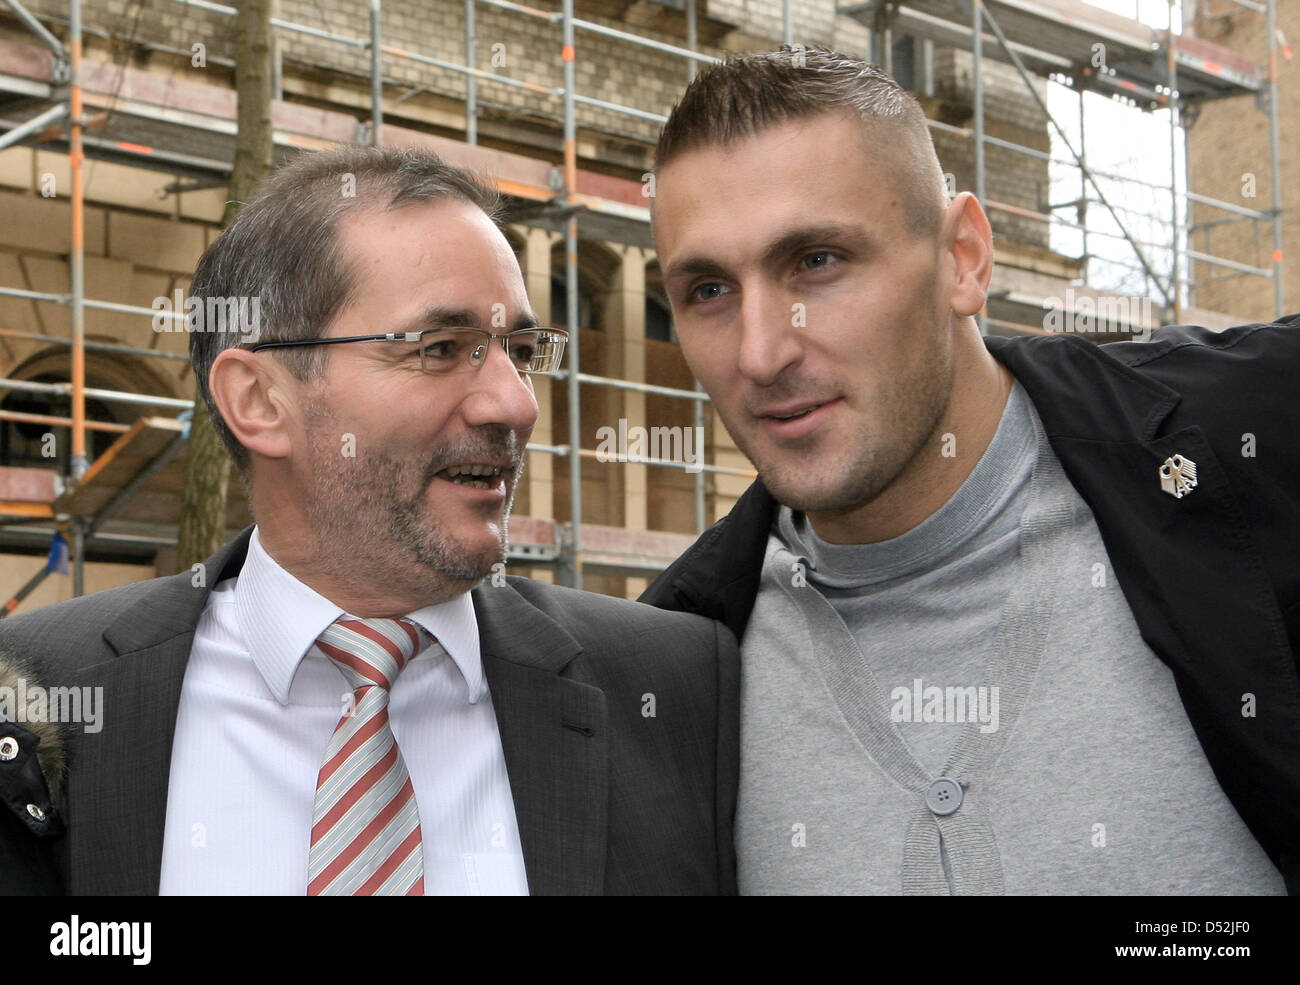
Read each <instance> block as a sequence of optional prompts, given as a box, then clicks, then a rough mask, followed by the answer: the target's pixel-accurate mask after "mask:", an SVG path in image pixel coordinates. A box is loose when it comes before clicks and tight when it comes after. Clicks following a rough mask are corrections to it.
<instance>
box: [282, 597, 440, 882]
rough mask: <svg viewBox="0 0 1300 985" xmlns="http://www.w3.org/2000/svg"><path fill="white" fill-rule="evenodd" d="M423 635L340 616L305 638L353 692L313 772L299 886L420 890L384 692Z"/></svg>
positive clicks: (408, 803)
mask: <svg viewBox="0 0 1300 985" xmlns="http://www.w3.org/2000/svg"><path fill="white" fill-rule="evenodd" d="M426 637H427V634H425V632H424V631H423V630H422V629H420V627H418V626H416V625H415V623H413V622H411V621H410V620H408V619H354V618H352V617H350V616H342V617H341V618H339V619H338V620H337V621H336V622H334V623H332V624H331V625H330V626H329V627H328V628H327V629H326V630H325V632H323V633H321V635H320V637H319V638H318V639H317V640H316V642H315V644H313V646H312V651H311V652H312V653H318V654H322V655H324V656H326V657H328V658H329V659H330V660H332V661H333V662H334V664H335V665H336V666H337V667H338V668H339V669H340V670H341V671H343V675H344V676H345V677H346V678H347V680H348V683H349V684H350V685H351V686H352V692H353V693H352V698H353V701H352V704H351V706H350V707H348V708H346V709H345V710H344V712H343V717H342V718H340V719H339V723H338V725H337V726H336V727H335V729H334V734H333V736H331V737H330V742H329V746H328V747H327V748H326V750H325V763H324V765H323V766H321V769H320V776H319V778H318V779H317V781H316V806H315V810H314V811H313V814H312V829H311V855H310V858H309V862H308V866H307V895H308V896H422V895H424V854H423V851H422V849H421V847H420V814H419V811H418V809H417V807H416V804H415V791H414V789H413V788H412V786H411V777H410V774H409V773H407V771H406V763H405V761H404V760H403V759H402V754H401V752H400V751H399V750H398V748H397V742H396V740H395V739H394V738H393V731H392V729H391V728H390V727H389V724H388V695H389V689H390V688H391V687H392V686H393V683H394V682H395V681H396V680H397V675H398V674H399V673H401V671H402V668H403V667H405V666H406V664H407V662H408V661H409V660H410V659H411V657H412V656H414V655H415V654H416V653H417V652H418V651H419V650H420V649H421V644H422V642H423V640H424V638H426Z"/></svg>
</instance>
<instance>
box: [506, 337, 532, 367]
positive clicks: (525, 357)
mask: <svg viewBox="0 0 1300 985" xmlns="http://www.w3.org/2000/svg"><path fill="white" fill-rule="evenodd" d="M536 355H537V343H536V342H532V341H528V342H515V343H513V344H512V345H511V346H510V358H511V359H512V360H514V362H515V363H516V364H517V365H519V366H529V365H531V364H532V361H533V359H534V357H535V356H536Z"/></svg>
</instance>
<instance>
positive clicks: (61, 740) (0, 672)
mask: <svg viewBox="0 0 1300 985" xmlns="http://www.w3.org/2000/svg"><path fill="white" fill-rule="evenodd" d="M42 683H43V682H42V681H41V679H40V677H39V676H38V675H37V673H36V672H35V671H34V670H33V668H32V667H31V665H30V664H28V663H27V662H26V661H24V660H22V659H20V658H18V657H15V656H13V655H11V654H6V653H0V688H7V689H11V692H10V693H15V694H16V693H19V692H20V691H22V690H27V691H30V690H31V689H32V688H34V687H38V686H41V685H42ZM47 717H48V716H47ZM0 718H4V719H8V718H9V716H6V715H3V714H0ZM17 724H18V725H20V726H21V727H22V728H25V729H26V730H27V731H28V732H30V733H31V734H32V735H34V736H35V737H36V739H37V740H38V742H39V744H38V745H37V746H36V760H37V762H38V763H39V764H40V767H41V773H42V775H44V777H45V784H46V786H47V787H48V788H49V791H50V797H51V799H52V800H53V801H54V803H55V804H56V805H60V806H61V805H62V803H63V794H64V788H65V786H66V781H67V774H68V762H67V748H68V743H67V736H66V735H65V734H64V730H65V729H66V728H67V726H66V725H64V724H62V723H59V722H51V721H20V720H18V721H17Z"/></svg>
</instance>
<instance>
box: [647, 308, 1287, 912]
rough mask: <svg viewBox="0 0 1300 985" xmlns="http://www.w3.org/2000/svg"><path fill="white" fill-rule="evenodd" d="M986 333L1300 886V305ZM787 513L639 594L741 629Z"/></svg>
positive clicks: (1214, 760) (743, 524) (1241, 809)
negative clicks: (1163, 479)
mask: <svg viewBox="0 0 1300 985" xmlns="http://www.w3.org/2000/svg"><path fill="white" fill-rule="evenodd" d="M985 341H986V344H987V346H988V349H989V351H990V352H991V353H992V354H993V355H994V357H996V358H997V359H998V360H999V361H1001V362H1002V363H1004V364H1005V365H1006V366H1007V368H1008V369H1010V370H1011V372H1012V373H1013V374H1014V375H1015V377H1016V379H1018V380H1019V381H1020V383H1021V385H1023V386H1024V388H1025V390H1026V391H1027V393H1028V394H1029V397H1030V399H1031V400H1032V401H1033V403H1034V407H1035V409H1036V410H1037V411H1038V414H1039V417H1040V418H1041V419H1042V421H1043V425H1044V428H1045V429H1046V432H1047V436H1048V438H1049V440H1050V441H1051V444H1052V448H1053V449H1054V450H1055V452H1056V455H1057V457H1058V458H1059V459H1060V460H1061V463H1062V465H1063V466H1064V468H1065V472H1066V475H1068V476H1069V478H1070V481H1071V482H1072V483H1073V485H1074V487H1075V489H1076V490H1077V491H1078V492H1079V495H1080V496H1082V497H1083V499H1084V500H1085V501H1086V502H1087V504H1088V506H1089V507H1090V508H1091V510H1092V512H1093V515H1094V517H1095V518H1096V521H1097V526H1098V528H1099V529H1100V531H1101V535H1102V539H1103V540H1104V542H1105V545H1106V550H1107V552H1108V553H1109V555H1110V560H1111V564H1112V566H1113V567H1114V570H1115V576H1116V578H1117V580H1118V582H1119V585H1120V587H1121V589H1122V590H1123V592H1124V597H1125V599H1126V600H1127V601H1128V605H1129V608H1130V609H1131V610H1132V612H1133V616H1134V618H1135V620H1136V621H1137V625H1138V627H1139V629H1140V630H1141V633H1142V638H1143V639H1144V640H1145V641H1146V643H1147V645H1148V646H1150V647H1151V649H1152V650H1153V651H1154V652H1155V653H1156V654H1157V655H1158V656H1159V657H1160V658H1161V659H1162V660H1164V662H1165V663H1166V664H1168V665H1169V667H1170V668H1171V669H1172V670H1173V674H1174V679H1175V681H1176V682H1177V685H1178V691H1179V694H1180V696H1181V697H1182V700H1183V705H1184V708H1185V709H1186V711H1187V715H1188V718H1189V719H1190V721H1191V723H1192V726H1193V728H1194V729H1195V731H1196V734H1197V737H1198V738H1199V739H1200V742H1201V745H1202V746H1203V748H1204V750H1205V755H1206V757H1207V759H1208V760H1209V762H1210V765H1211V767H1212V768H1213V769H1214V773H1215V776H1216V777H1217V778H1218V780H1219V783H1220V784H1221V785H1222V787H1223V789H1224V792H1225V793H1226V794H1227V795H1228V797H1229V798H1230V799H1231V800H1232V803H1233V805H1234V806H1235V807H1236V809H1237V811H1238V813H1240V815H1241V817H1242V818H1243V820H1244V821H1245V822H1246V824H1247V825H1248V826H1249V827H1250V830H1251V831H1252V832H1253V833H1254V835H1255V837H1256V838H1257V839H1258V840H1259V842H1260V844H1261V845H1262V846H1263V848H1264V850H1265V851H1266V852H1267V853H1268V855H1269V857H1270V858H1271V859H1272V860H1273V862H1274V864H1275V865H1277V867H1278V868H1279V869H1280V870H1281V872H1282V874H1283V876H1284V878H1285V879H1286V883H1287V889H1288V891H1289V892H1291V893H1293V894H1296V893H1300V669H1298V667H1297V654H1300V433H1298V432H1300V412H1298V411H1300V408H1298V407H1297V398H1298V397H1300V315H1290V316H1288V317H1287V318H1284V319H1281V320H1279V321H1277V322H1274V323H1271V324H1252V325H1242V326H1238V327H1236V328H1232V329H1229V330H1227V331H1225V332H1222V333H1215V332H1211V331H1208V330H1207V329H1204V328H1200V327H1196V326H1183V325H1180V326H1173V327H1169V328H1164V329H1161V330H1159V331H1158V332H1156V333H1155V334H1154V335H1153V337H1152V340H1151V341H1150V342H1146V343H1136V342H1121V343H1115V344H1112V345H1106V346H1100V347H1098V346H1095V345H1093V344H1091V343H1089V342H1086V341H1084V340H1082V339H1080V338H1077V337H1073V336H1066V335H1055V336H1031V337H1023V338H1015V339H1004V338H988V339H986V340H985ZM1175 454H1179V455H1182V456H1184V457H1186V458H1190V459H1191V460H1192V461H1193V462H1194V463H1195V464H1196V468H1197V480H1198V485H1197V487H1196V488H1195V489H1194V490H1192V491H1191V492H1190V493H1188V494H1187V495H1185V496H1184V497H1183V498H1181V499H1178V498H1175V497H1174V496H1171V495H1169V494H1168V493H1166V492H1164V491H1163V490H1162V489H1161V487H1160V482H1159V477H1158V469H1159V467H1160V465H1161V463H1163V462H1164V461H1165V460H1166V459H1167V458H1169V457H1170V456H1172V455H1175ZM776 506H777V504H776V502H775V501H774V500H773V499H772V496H771V495H770V494H769V493H768V491H767V490H766V489H765V488H764V487H763V484H762V481H761V480H759V481H756V482H755V483H754V484H753V485H752V486H751V487H750V488H749V489H748V490H747V491H746V492H745V494H744V495H743V496H742V497H741V498H740V500H739V501H738V502H737V503H736V505H735V507H734V508H733V509H732V511H731V513H730V514H729V515H728V516H727V517H725V518H724V519H722V520H721V521H719V522H718V523H717V524H716V525H715V526H713V527H712V528H711V529H709V530H707V531H706V532H705V533H704V534H702V535H701V536H700V539H699V540H698V541H696V543H695V544H694V545H693V546H692V547H691V548H690V550H688V551H687V552H686V553H685V554H683V555H682V556H681V557H680V558H678V559H677V561H676V562H674V563H673V565H672V566H671V567H669V568H668V570H666V571H665V572H663V574H662V575H660V576H659V578H658V579H656V580H655V582H654V584H653V585H651V586H650V587H649V588H648V589H647V590H646V592H645V594H643V595H642V596H641V601H643V602H649V603H651V604H652V605H657V606H660V607H662V608H668V609H681V610H685V611H688V612H698V613H701V614H703V615H706V616H710V617H712V618H714V619H718V620H720V621H722V622H723V623H725V624H726V625H727V626H729V627H730V628H731V630H732V631H733V632H734V633H735V634H736V636H737V637H738V638H740V637H742V636H743V634H744V631H745V625H746V623H747V622H748V620H749V614H750V611H751V609H752V608H753V605H754V598H755V595H756V594H757V591H758V584H759V575H760V573H761V570H762V565H763V556H764V552H765V548H766V543H767V535H768V531H769V530H770V528H771V525H772V520H773V517H774V514H775V510H776ZM1086 656H1087V654H1086V653H1081V654H1080V659H1085V658H1086ZM1252 702H1253V709H1252V707H1251V706H1252ZM1252 711H1253V713H1252Z"/></svg>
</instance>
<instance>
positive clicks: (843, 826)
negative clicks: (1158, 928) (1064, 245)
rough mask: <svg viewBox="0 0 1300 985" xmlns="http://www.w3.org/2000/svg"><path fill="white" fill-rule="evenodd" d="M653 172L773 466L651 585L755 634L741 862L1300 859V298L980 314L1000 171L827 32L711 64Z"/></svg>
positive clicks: (1273, 880) (783, 867)
mask: <svg viewBox="0 0 1300 985" xmlns="http://www.w3.org/2000/svg"><path fill="white" fill-rule="evenodd" d="M656 174H657V182H656V184H657V196H656V198H655V199H654V201H653V226H654V235H655V243H656V246H657V248H658V252H659V262H660V265H661V267H662V269H663V275H664V283H665V286H666V288H667V290H668V294H669V298H670V301H671V303H672V307H673V314H674V319H675V322H676V328H677V333H678V335H679V337H680V339H681V344H682V348H683V351H684V353H685V356H686V359H687V362H688V363H689V364H690V366H691V368H692V369H693V370H694V372H695V374H696V376H697V377H698V378H699V380H700V382H701V383H702V384H703V385H704V387H705V389H706V390H707V391H708V392H709V394H710V396H711V397H712V398H713V401H714V404H715V406H716V407H717V409H718V412H719V414H720V415H721V417H722V419H723V421H724V423H725V424H726V425H727V428H728V430H729V431H730V432H731V435H732V436H733V437H734V438H735V440H736V442H737V444H738V445H739V446H740V447H741V449H742V450H744V451H745V453H746V454H747V455H748V456H749V457H750V459H751V460H752V461H753V462H754V463H755V465H756V466H757V468H758V472H759V481H758V482H756V483H755V485H754V486H753V488H751V489H750V490H749V491H748V492H747V493H746V494H745V495H744V496H743V497H742V498H741V500H740V502H738V503H737V504H736V506H735V508H734V509H733V510H732V512H731V515H730V516H729V517H727V518H726V519H725V520H723V521H722V522H721V523H720V524H718V526H717V527H715V528H714V529H713V530H710V531H708V532H707V533H706V534H705V535H704V536H703V537H702V538H701V539H700V541H699V543H697V544H696V546H695V547H694V548H692V549H691V550H690V551H689V552H688V553H687V554H686V555H685V556H684V557H683V558H681V559H680V560H679V561H678V562H677V563H676V564H675V565H674V566H673V567H672V568H671V569H670V570H669V571H667V572H665V573H664V574H663V576H662V577H661V578H660V579H659V580H658V581H657V582H656V583H655V584H654V585H652V586H651V588H650V590H649V591H648V592H647V593H646V595H645V596H644V599H645V600H646V601H650V602H653V603H655V604H658V605H661V606H665V607H669V608H675V609H686V610H689V611H694V612H700V613H703V614H706V615H710V616H713V617H715V618H719V619H722V620H724V621H725V622H726V623H727V625H728V626H730V627H731V629H732V630H733V631H734V632H735V633H736V634H737V636H743V639H742V641H741V649H742V668H743V669H742V687H741V694H742V709H741V739H742V745H741V749H742V752H741V787H740V795H739V801H738V806H737V828H736V850H737V857H738V865H739V880H740V888H741V891H742V892H751V893H764V892H823V893H825V892H845V893H916V894H929V893H935V894H947V893H952V894H958V895H965V894H996V893H1004V892H1005V893H1113V894H1147V893H1156V894H1174V895H1179V894H1195V893H1212V894H1234V893H1280V892H1282V891H1283V888H1284V881H1283V880H1284V876H1285V878H1286V880H1287V881H1288V882H1289V884H1290V885H1291V887H1292V888H1293V889H1295V890H1300V679H1298V677H1297V668H1296V652H1295V651H1296V648H1297V643H1300V566H1297V564H1296V557H1297V555H1298V553H1300V497H1298V496H1297V489H1300V455H1297V453H1296V449H1297V445H1296V442H1295V437H1294V433H1293V431H1294V427H1293V425H1291V424H1289V423H1288V422H1289V421H1290V420H1291V419H1292V418H1294V416H1295V408H1294V405H1293V401H1292V400H1291V399H1290V396H1289V395H1290V394H1292V393H1293V392H1294V388H1295V379H1296V376H1297V373H1298V372H1300V328H1297V327H1296V323H1295V319H1294V318H1292V319H1289V320H1285V321H1283V322H1279V323H1275V324H1271V325H1248V326H1242V327H1239V328H1235V329H1232V330H1230V331H1226V332H1223V333H1221V334H1214V333H1211V332H1207V331H1205V330H1204V329H1198V328H1188V327H1183V328H1178V329H1171V330H1165V331H1162V332H1160V333H1158V334H1157V336H1156V339H1155V341H1153V342H1151V343H1149V344H1137V343H1124V344H1121V345H1116V346H1106V347H1102V348H1098V347H1096V346H1093V345H1091V344H1090V343H1088V342H1085V341H1084V340H1082V339H1079V338H1074V337H1068V336H1058V337H1054V338H1047V337H1042V336H1037V337H1027V338H1020V339H1013V340H1007V339H991V338H990V339H983V338H981V336H980V331H979V327H978V325H977V323H976V321H975V317H976V316H977V315H978V314H979V312H980V310H981V308H982V306H983V305H984V301H985V297H986V291H987V289H988V285H989V279H990V275H991V272H992V267H993V247H992V237H991V235H990V230H989V224H988V221H987V219H986V218H985V216H984V213H983V211H982V209H981V208H980V205H979V203H978V202H977V201H976V200H975V199H974V198H973V197H972V196H971V195H970V194H969V193H962V194H959V195H957V196H955V197H954V198H953V199H952V200H951V201H949V200H948V198H947V196H946V195H945V187H944V181H943V176H942V174H941V172H940V168H939V163H938V161H937V159H936V157H935V153H934V149H933V146H932V144H931V142H930V138H929V134H928V131H927V128H926V121H925V117H924V115H923V113H922V111H921V108H920V107H919V105H917V103H916V102H915V100H914V99H912V98H911V97H910V96H909V95H908V94H907V93H906V92H904V91H903V90H902V89H900V88H899V87H898V85H897V84H895V83H894V81H893V80H892V79H890V78H888V76H886V75H884V74H883V73H881V72H880V71H878V70H876V69H874V68H872V67H870V66H868V65H865V64H863V63H861V62H859V61H856V60H854V59H851V58H847V57H845V56H842V55H839V54H836V53H834V52H829V51H825V50H812V51H803V50H801V49H796V50H794V51H785V52H773V53H766V54H757V55H750V56H742V57H736V58H734V59H732V60H730V61H729V62H728V63H726V64H724V65H721V66H715V67H713V68H711V69H709V70H708V71H706V72H703V73H701V74H700V75H699V76H697V77H696V79H695V80H694V81H693V82H692V84H691V85H690V87H689V88H688V89H687V91H686V93H685V95H684V96H683V97H682V99H681V101H680V102H679V103H678V105H677V107H676V108H675V109H674V111H673V114H672V116H671V118H670V119H669V121H668V123H667V124H666V125H665V127H664V131H663V135H662V137H661V138H660V142H659V148H658V159H657V162H656Z"/></svg>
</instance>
